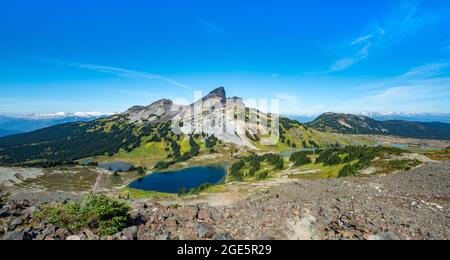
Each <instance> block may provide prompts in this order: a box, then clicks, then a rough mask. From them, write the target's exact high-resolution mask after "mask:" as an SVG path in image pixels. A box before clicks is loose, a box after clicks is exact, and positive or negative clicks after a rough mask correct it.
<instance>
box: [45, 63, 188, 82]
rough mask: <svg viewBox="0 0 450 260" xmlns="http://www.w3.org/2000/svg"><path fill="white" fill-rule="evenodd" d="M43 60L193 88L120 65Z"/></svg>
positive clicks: (170, 79)
mask: <svg viewBox="0 0 450 260" xmlns="http://www.w3.org/2000/svg"><path fill="white" fill-rule="evenodd" d="M41 61H43V62H50V63H55V64H60V65H63V66H68V67H74V68H79V69H84V70H91V71H96V72H101V73H108V74H113V75H116V76H120V77H125V78H142V79H151V80H161V81H164V82H166V83H168V84H171V85H173V86H176V87H180V88H184V89H192V88H191V87H190V86H188V85H186V84H183V83H181V82H178V81H176V80H174V79H172V78H169V77H165V76H162V75H159V74H154V73H149V72H143V71H136V70H130V69H124V68H118V67H112V66H104V65H97V64H89V63H77V62H67V61H57V60H48V59H46V60H41Z"/></svg>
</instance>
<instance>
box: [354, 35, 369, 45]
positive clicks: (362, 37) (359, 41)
mask: <svg viewBox="0 0 450 260" xmlns="http://www.w3.org/2000/svg"><path fill="white" fill-rule="evenodd" d="M373 36H374V35H373V34H368V35H364V36H361V37H359V38H357V39H355V40H354V41H352V42H351V44H350V45H357V44H359V43H363V42H367V41H368V40H370V39H372V38H373Z"/></svg>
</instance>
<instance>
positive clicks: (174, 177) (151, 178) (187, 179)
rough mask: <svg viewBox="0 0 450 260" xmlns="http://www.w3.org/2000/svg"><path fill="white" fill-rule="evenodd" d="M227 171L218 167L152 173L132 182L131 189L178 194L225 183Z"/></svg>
mask: <svg viewBox="0 0 450 260" xmlns="http://www.w3.org/2000/svg"><path fill="white" fill-rule="evenodd" d="M225 177H226V170H225V169H224V168H222V167H216V166H202V167H192V168H187V169H181V170H174V171H170V172H158V173H152V174H150V175H148V176H146V177H143V178H140V179H138V180H136V181H134V182H132V183H131V184H130V185H129V187H130V188H133V189H138V190H144V191H157V192H165V193H177V192H178V191H180V190H181V189H187V190H190V189H193V188H197V187H199V186H201V185H202V184H206V183H208V184H220V183H223V182H224V181H225Z"/></svg>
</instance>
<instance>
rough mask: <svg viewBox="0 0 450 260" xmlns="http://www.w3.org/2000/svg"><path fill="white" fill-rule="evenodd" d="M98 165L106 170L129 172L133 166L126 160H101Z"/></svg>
mask: <svg viewBox="0 0 450 260" xmlns="http://www.w3.org/2000/svg"><path fill="white" fill-rule="evenodd" d="M98 166H99V167H101V168H103V169H106V170H110V171H118V172H127V171H129V170H130V169H131V168H133V165H132V164H131V163H126V162H99V163H98Z"/></svg>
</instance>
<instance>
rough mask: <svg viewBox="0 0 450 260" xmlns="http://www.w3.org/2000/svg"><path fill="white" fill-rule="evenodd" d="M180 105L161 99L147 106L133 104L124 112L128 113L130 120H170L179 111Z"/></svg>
mask: <svg viewBox="0 0 450 260" xmlns="http://www.w3.org/2000/svg"><path fill="white" fill-rule="evenodd" d="M181 109H182V106H179V105H175V104H174V103H173V102H172V101H171V100H169V99H161V100H158V101H156V102H154V103H152V104H151V105H149V106H134V107H131V108H130V109H128V110H127V111H126V112H125V113H124V114H126V115H128V116H129V118H130V120H131V121H132V122H137V121H149V122H154V121H157V120H163V119H164V120H170V119H171V118H173V117H174V116H175V115H176V114H177V113H179V111H180V110H181Z"/></svg>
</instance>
